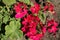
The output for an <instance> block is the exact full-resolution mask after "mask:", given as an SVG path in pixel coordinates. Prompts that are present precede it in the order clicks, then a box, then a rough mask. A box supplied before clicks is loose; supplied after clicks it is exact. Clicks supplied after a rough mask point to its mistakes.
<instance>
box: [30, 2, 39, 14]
mask: <svg viewBox="0 0 60 40" xmlns="http://www.w3.org/2000/svg"><path fill="white" fill-rule="evenodd" d="M30 10H31V12H32V13H38V12H39V10H40V5H39V4H37V3H35V4H34V6H32V7H31V8H30Z"/></svg>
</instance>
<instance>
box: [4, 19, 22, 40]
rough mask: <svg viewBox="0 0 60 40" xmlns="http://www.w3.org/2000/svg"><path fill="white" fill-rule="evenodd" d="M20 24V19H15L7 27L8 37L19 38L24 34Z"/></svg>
mask: <svg viewBox="0 0 60 40" xmlns="http://www.w3.org/2000/svg"><path fill="white" fill-rule="evenodd" d="M20 25H21V24H20V21H19V20H18V21H16V20H13V21H11V22H10V23H9V25H7V26H6V27H5V30H6V32H5V34H6V36H7V39H8V38H9V39H10V40H17V39H20V38H21V37H22V36H23V32H22V31H21V30H20Z"/></svg>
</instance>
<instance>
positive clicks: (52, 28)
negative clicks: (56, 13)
mask: <svg viewBox="0 0 60 40" xmlns="http://www.w3.org/2000/svg"><path fill="white" fill-rule="evenodd" d="M47 24H48V32H49V33H53V34H55V33H56V31H57V30H58V28H57V26H58V23H57V22H55V21H54V19H52V20H49V21H48V23H47Z"/></svg>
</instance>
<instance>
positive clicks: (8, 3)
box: [2, 0, 16, 5]
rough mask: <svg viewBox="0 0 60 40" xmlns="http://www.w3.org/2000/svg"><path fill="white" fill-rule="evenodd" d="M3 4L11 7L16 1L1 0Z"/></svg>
mask: <svg viewBox="0 0 60 40" xmlns="http://www.w3.org/2000/svg"><path fill="white" fill-rule="evenodd" d="M2 1H3V3H5V4H6V5H12V4H14V3H16V0H2Z"/></svg>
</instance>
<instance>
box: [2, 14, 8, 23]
mask: <svg viewBox="0 0 60 40" xmlns="http://www.w3.org/2000/svg"><path fill="white" fill-rule="evenodd" d="M8 20H9V16H8V15H5V17H4V18H3V22H4V23H7V21H8Z"/></svg>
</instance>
